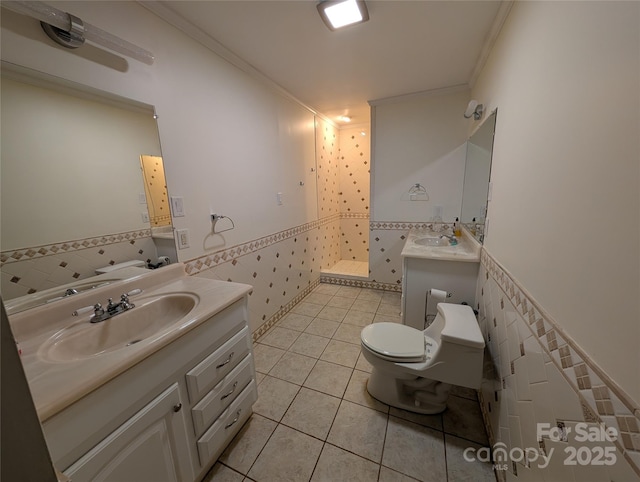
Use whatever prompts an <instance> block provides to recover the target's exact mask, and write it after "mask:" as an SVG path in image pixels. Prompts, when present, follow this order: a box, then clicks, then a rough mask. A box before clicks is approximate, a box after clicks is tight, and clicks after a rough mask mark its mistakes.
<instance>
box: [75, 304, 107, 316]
mask: <svg viewBox="0 0 640 482" xmlns="http://www.w3.org/2000/svg"><path fill="white" fill-rule="evenodd" d="M98 304H100V303H98ZM95 309H96V306H95V305H90V306H83V307H82V308H78V309H77V310H75V311H74V312H73V313H71V316H80V315H83V314H85V313H89V312H90V311H94V310H95Z"/></svg>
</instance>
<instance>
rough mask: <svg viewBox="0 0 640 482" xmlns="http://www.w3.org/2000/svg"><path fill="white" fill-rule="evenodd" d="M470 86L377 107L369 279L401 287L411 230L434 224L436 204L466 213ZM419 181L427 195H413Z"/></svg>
mask: <svg viewBox="0 0 640 482" xmlns="http://www.w3.org/2000/svg"><path fill="white" fill-rule="evenodd" d="M468 101H469V92H468V91H466V90H463V91H454V92H446V91H445V92H440V93H433V94H424V95H415V96H407V97H405V98H400V99H394V100H389V101H386V102H383V103H379V104H377V105H374V106H372V113H373V117H372V126H371V128H372V142H373V144H372V160H371V164H372V166H371V220H370V232H369V252H370V257H369V270H370V279H371V281H374V282H376V283H382V284H383V285H384V286H385V287H386V288H387V289H393V288H394V287H399V286H400V284H401V280H402V258H401V256H400V253H401V252H402V248H403V247H404V243H405V241H406V236H407V234H408V232H409V230H410V229H411V228H413V227H424V228H426V227H427V226H429V225H431V222H432V221H433V220H434V217H435V214H436V206H442V221H444V222H445V223H447V222H448V223H450V224H452V223H453V221H454V220H455V218H456V217H458V216H460V210H461V206H462V186H463V180H464V169H465V157H466V139H467V136H468V129H469V126H470V125H471V121H470V120H467V119H465V118H464V116H463V113H464V111H465V109H466V106H467V103H468ZM416 183H420V184H421V185H423V186H424V187H425V188H426V190H427V194H428V200H426V198H422V197H419V198H418V199H420V200H417V201H411V200H410V196H409V189H410V188H411V187H412V186H413V185H414V184H416Z"/></svg>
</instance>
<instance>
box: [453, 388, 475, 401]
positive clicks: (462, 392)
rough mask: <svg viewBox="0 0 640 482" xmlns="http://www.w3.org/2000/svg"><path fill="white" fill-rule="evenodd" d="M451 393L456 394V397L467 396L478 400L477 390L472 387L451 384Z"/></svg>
mask: <svg viewBox="0 0 640 482" xmlns="http://www.w3.org/2000/svg"><path fill="white" fill-rule="evenodd" d="M451 395H456V396H457V397H462V398H468V399H469V400H473V401H477V400H478V392H477V391H476V390H474V389H473V388H467V387H458V386H456V385H453V386H452V387H451Z"/></svg>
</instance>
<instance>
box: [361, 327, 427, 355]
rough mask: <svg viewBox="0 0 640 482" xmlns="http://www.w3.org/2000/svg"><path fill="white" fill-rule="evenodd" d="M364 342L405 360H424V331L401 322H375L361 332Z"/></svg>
mask: <svg viewBox="0 0 640 482" xmlns="http://www.w3.org/2000/svg"><path fill="white" fill-rule="evenodd" d="M360 340H361V341H362V344H363V345H364V346H365V347H367V348H368V349H369V350H371V351H373V352H375V353H379V354H381V355H384V356H385V357H389V358H394V359H397V360H398V361H403V362H419V361H423V360H424V356H425V346H424V343H425V342H424V333H422V332H421V331H419V330H416V329H415V328H411V327H410V326H407V325H401V324H399V323H389V322H383V323H373V324H371V325H367V326H366V327H364V329H363V330H362V333H361V334H360Z"/></svg>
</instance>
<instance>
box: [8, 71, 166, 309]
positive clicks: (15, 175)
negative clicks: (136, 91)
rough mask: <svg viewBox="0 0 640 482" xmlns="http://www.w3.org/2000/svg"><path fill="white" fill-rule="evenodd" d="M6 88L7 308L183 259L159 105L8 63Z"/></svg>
mask: <svg viewBox="0 0 640 482" xmlns="http://www.w3.org/2000/svg"><path fill="white" fill-rule="evenodd" d="M0 88H1V103H0V111H1V122H2V133H1V135H2V138H1V157H0V161H1V165H0V169H1V173H2V175H1V178H0V180H1V186H0V189H1V190H0V196H1V203H0V207H1V213H0V228H1V229H0V248H1V255H2V257H1V269H0V272H1V274H2V284H1V293H2V298H3V299H4V300H8V299H12V298H16V297H18V296H22V295H25V294H32V293H34V292H38V291H42V290H46V289H50V288H53V287H56V286H60V285H64V284H68V283H70V282H73V281H74V280H81V279H84V278H87V277H90V276H93V275H94V274H95V269H96V268H99V267H101V266H108V265H110V264H114V263H121V262H124V261H131V260H134V259H138V260H142V261H150V262H154V263H155V262H156V261H157V259H158V256H159V255H168V256H169V257H171V256H173V259H172V261H176V257H175V245H174V242H173V231H172V227H171V216H170V212H169V202H168V196H167V188H166V181H165V178H164V167H163V165H162V153H161V151H160V139H159V136H158V128H157V124H156V119H155V116H154V108H153V106H149V105H146V104H142V103H139V102H136V101H131V100H129V99H124V98H119V97H116V96H113V95H111V94H107V93H103V92H98V91H96V90H94V89H90V88H85V87H84V86H80V85H77V84H73V83H70V82H67V81H64V80H61V79H56V78H52V77H50V76H47V75H46V74H41V73H38V72H34V71H31V70H29V69H25V68H22V67H19V66H15V65H13V64H9V63H6V62H2V83H1V84H0ZM152 234H153V237H152ZM156 235H157V236H156ZM154 238H156V239H154ZM167 242H168V245H169V246H168V247H167ZM160 245H162V248H161V249H158V248H159V247H160ZM167 249H168V250H169V252H167ZM171 250H172V251H171Z"/></svg>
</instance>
